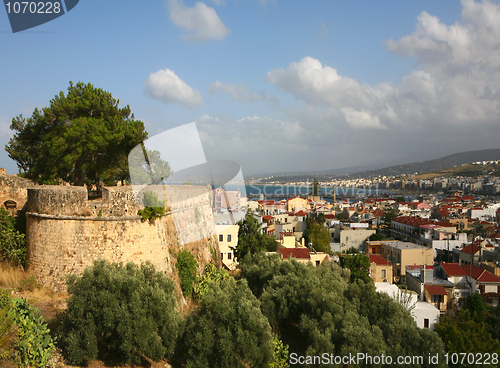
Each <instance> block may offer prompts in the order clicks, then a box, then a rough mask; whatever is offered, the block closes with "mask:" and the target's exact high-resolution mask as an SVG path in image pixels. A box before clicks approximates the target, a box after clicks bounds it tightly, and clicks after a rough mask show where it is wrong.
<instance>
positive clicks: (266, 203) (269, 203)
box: [257, 199, 274, 206]
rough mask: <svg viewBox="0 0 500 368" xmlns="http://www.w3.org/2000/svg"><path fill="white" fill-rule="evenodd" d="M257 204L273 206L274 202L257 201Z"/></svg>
mask: <svg viewBox="0 0 500 368" xmlns="http://www.w3.org/2000/svg"><path fill="white" fill-rule="evenodd" d="M257 203H260V204H265V205H266V206H272V205H273V204H274V200H271V199H269V200H258V201H257Z"/></svg>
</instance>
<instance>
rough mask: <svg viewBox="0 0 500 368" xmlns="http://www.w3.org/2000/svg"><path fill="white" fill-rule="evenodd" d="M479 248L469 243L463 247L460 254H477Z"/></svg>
mask: <svg viewBox="0 0 500 368" xmlns="http://www.w3.org/2000/svg"><path fill="white" fill-rule="evenodd" d="M480 249H481V247H479V246H478V245H476V244H474V243H470V244H469V245H467V246H465V247H464V248H463V249H462V250H461V251H460V252H464V253H468V254H476V253H477V252H479V250H480Z"/></svg>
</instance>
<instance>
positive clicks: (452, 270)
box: [441, 262, 467, 276]
mask: <svg viewBox="0 0 500 368" xmlns="http://www.w3.org/2000/svg"><path fill="white" fill-rule="evenodd" d="M441 267H443V269H444V271H445V272H446V275H448V276H467V273H466V272H465V271H464V270H463V269H462V266H460V264H458V263H444V262H442V263H441Z"/></svg>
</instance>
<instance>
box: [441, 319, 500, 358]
mask: <svg viewBox="0 0 500 368" xmlns="http://www.w3.org/2000/svg"><path fill="white" fill-rule="evenodd" d="M460 314H461V313H459V316H458V317H457V318H452V317H450V316H448V315H445V316H443V317H441V318H440V319H439V323H438V324H435V325H434V328H435V330H436V332H437V333H438V335H439V337H441V340H442V341H443V343H444V348H445V350H446V351H447V352H448V353H449V354H452V353H459V354H460V353H466V354H468V353H473V354H477V353H483V354H484V353H490V354H491V353H493V352H499V351H500V344H499V343H498V341H497V340H495V339H493V338H492V337H491V334H490V333H489V332H488V330H487V327H486V324H485V323H478V322H476V321H474V320H473V319H468V318H467V317H465V318H464V315H460ZM475 366H477V367H480V365H464V367H475ZM499 366H500V365H499V364H492V365H490V367H499Z"/></svg>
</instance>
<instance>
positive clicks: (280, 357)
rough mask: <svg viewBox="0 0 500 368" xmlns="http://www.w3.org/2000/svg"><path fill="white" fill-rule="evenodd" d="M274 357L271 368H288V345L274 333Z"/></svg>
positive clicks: (270, 364)
mask: <svg viewBox="0 0 500 368" xmlns="http://www.w3.org/2000/svg"><path fill="white" fill-rule="evenodd" d="M273 345H274V350H273V359H272V360H271V362H270V363H269V366H268V367H269V368H288V367H290V365H289V364H288V358H289V354H288V345H285V344H283V341H281V339H280V338H279V336H278V335H276V334H273Z"/></svg>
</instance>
